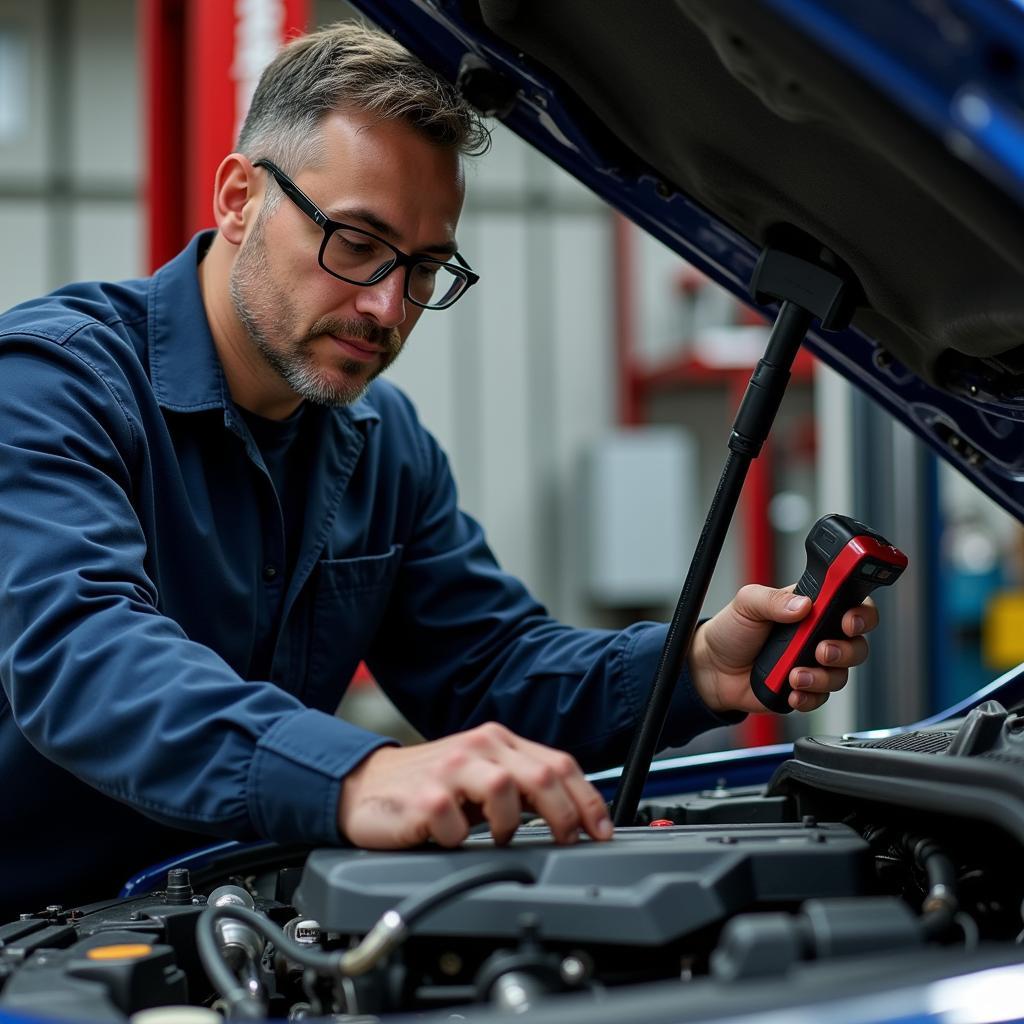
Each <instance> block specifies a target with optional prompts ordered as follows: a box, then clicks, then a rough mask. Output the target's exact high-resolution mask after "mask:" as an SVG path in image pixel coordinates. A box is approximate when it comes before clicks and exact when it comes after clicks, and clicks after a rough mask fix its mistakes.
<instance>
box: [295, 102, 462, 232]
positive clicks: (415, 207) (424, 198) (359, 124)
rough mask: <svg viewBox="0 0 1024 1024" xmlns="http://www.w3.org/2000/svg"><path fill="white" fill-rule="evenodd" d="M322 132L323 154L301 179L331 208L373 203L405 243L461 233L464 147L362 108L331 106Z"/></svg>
mask: <svg viewBox="0 0 1024 1024" xmlns="http://www.w3.org/2000/svg"><path fill="white" fill-rule="evenodd" d="M321 132H322V140H321V144H320V146H319V147H318V156H317V159H316V160H315V162H314V163H312V164H310V165H309V167H308V168H306V169H304V171H303V172H302V177H301V179H300V180H301V182H302V183H303V184H304V185H305V186H306V187H307V188H308V189H309V193H310V195H311V196H312V197H313V198H314V199H315V200H316V201H317V203H319V204H320V205H321V207H322V208H323V210H324V212H325V213H326V214H327V215H328V216H332V217H333V216H335V215H336V214H341V213H343V212H344V211H345V210H355V209H364V210H367V211H372V212H373V213H374V215H375V216H376V217H378V218H379V219H380V220H381V221H384V222H385V223H387V224H390V225H393V226H394V227H395V229H396V231H397V232H398V233H399V234H401V235H402V236H403V237H402V239H401V240H402V241H405V242H406V243H411V242H413V241H417V240H422V236H424V235H428V236H430V237H429V240H430V241H432V242H437V241H442V240H444V239H445V238H446V237H447V238H453V237H454V234H455V227H456V225H457V223H458V219H459V214H460V213H461V211H462V201H463V196H464V192H465V180H464V176H463V169H462V159H461V156H460V155H459V153H458V151H457V150H455V149H452V148H448V147H441V146H438V145H436V144H434V143H433V142H431V141H430V140H429V139H427V138H425V137H424V136H423V135H422V134H421V133H419V132H417V131H416V130H415V129H414V128H412V127H411V126H409V125H407V124H405V123H403V122H400V121H375V120H373V118H372V115H369V114H366V113H362V112H358V111H356V112H350V111H334V112H332V113H330V114H328V115H327V116H326V117H325V118H324V120H323V122H322V126H321Z"/></svg>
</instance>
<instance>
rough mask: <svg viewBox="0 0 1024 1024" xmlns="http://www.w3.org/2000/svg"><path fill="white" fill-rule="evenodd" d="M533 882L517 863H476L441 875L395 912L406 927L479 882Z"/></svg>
mask: <svg viewBox="0 0 1024 1024" xmlns="http://www.w3.org/2000/svg"><path fill="white" fill-rule="evenodd" d="M535 881H536V879H535V878H534V876H533V873H532V872H531V871H528V870H527V869H526V868H524V867H522V866H520V865H518V864H509V865H506V866H505V867H494V866H493V865H490V864H483V865H481V864H476V865H474V866H473V867H470V868H464V869H463V870H462V871H456V872H455V874H454V875H449V876H448V877H447V878H442V879H441V881H439V882H436V883H435V884H434V885H432V886H429V887H428V888H427V889H425V890H424V891H423V892H421V893H417V894H416V895H414V896H407V897H406V898H405V899H404V900H402V902H401V903H399V904H398V906H397V907H395V913H396V914H398V916H399V917H401V918H402V920H403V921H404V922H405V923H406V926H409V925H411V924H412V923H413V922H414V921H417V920H419V918H421V917H423V915H424V914H429V913H430V911H431V910H433V909H434V908H435V907H436V906H438V905H439V904H441V903H446V902H447V901H448V900H450V899H453V898H454V897H456V896H459V895H461V894H462V893H464V892H466V891H467V890H469V889H478V888H479V887H480V886H482V885H491V884H493V883H495V882H522V883H523V885H532V884H533V883H534V882H535Z"/></svg>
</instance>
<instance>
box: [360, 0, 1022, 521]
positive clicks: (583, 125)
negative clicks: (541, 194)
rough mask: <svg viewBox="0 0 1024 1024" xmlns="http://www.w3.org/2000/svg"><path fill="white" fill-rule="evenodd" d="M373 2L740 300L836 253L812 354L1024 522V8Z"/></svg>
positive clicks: (478, 94) (756, 2)
mask: <svg viewBox="0 0 1024 1024" xmlns="http://www.w3.org/2000/svg"><path fill="white" fill-rule="evenodd" d="M352 2H353V3H355V4H356V6H358V7H359V8H361V9H362V10H364V11H365V12H366V13H367V14H368V15H369V16H370V17H371V18H372V19H373V20H374V21H376V22H378V23H379V24H381V25H383V26H384V27H385V28H387V29H389V30H390V31H392V32H393V33H394V34H395V35H396V36H397V37H398V39H399V40H400V41H401V42H403V43H404V44H405V45H406V46H408V47H409V48H410V49H412V50H414V51H415V52H417V53H418V54H419V55H420V56H421V57H422V58H423V59H424V60H425V61H426V62H427V63H428V64H431V65H432V66H434V67H435V68H436V69H437V70H438V71H440V72H441V73H442V74H443V75H445V76H446V77H448V78H449V79H450V80H452V81H457V82H458V84H459V86H460V87H461V88H462V91H463V92H464V94H465V95H466V96H467V97H468V98H469V99H470V100H471V102H474V103H475V104H476V105H477V106H478V107H480V108H481V109H483V110H484V111H485V112H489V113H493V114H495V115H496V116H498V117H500V118H501V119H502V120H504V122H505V123H506V124H507V125H508V126H509V127H510V128H511V129H512V130H514V131H516V132H517V133H518V134H520V135H522V136H523V137H524V138H525V139H527V141H529V142H530V143H532V144H533V145H534V146H536V147H537V148H538V149H540V150H541V151H542V152H544V153H546V154H547V155H548V156H550V157H551V158H552V159H553V160H554V161H555V162H557V163H559V164H561V165H562V166H563V167H564V168H565V169H566V170H568V171H569V172H570V173H571V174H573V175H575V176H576V177H577V178H579V179H580V180H581V181H582V182H583V183H584V184H586V185H588V186H589V187H590V188H592V189H593V190H594V191H595V192H597V193H598V194H599V195H601V196H603V197H604V198H605V199H606V200H608V201H609V202H610V203H611V204H613V205H614V206H616V207H618V208H619V209H620V210H622V211H623V212H624V213H625V214H626V215H627V216H629V217H630V218H632V219H633V220H635V221H636V222H637V223H638V224H639V225H640V226H641V227H643V228H644V229H646V230H648V231H649V232H651V233H652V234H653V235H655V236H656V237H658V238H659V239H661V240H662V241H663V242H665V243H666V244H668V245H669V246H671V247H672V248H674V249H675V250H676V251H677V252H678V253H680V255H682V256H683V257H684V258H686V259H687V260H689V261H690V262H691V263H694V264H695V265H696V266H698V267H699V268H700V269H702V270H704V271H705V272H707V273H708V274H709V275H710V276H711V277H712V278H714V279H715V280H716V281H717V282H718V283H720V284H722V285H724V286H725V287H727V288H729V289H730V290H731V291H732V292H733V293H734V294H736V295H737V296H738V297H740V298H741V299H744V300H745V301H747V302H751V303H752V304H753V300H752V299H751V297H750V294H749V284H750V280H751V273H752V271H753V268H754V263H755V261H756V259H757V256H758V253H759V252H760V251H761V249H762V248H764V247H765V246H767V245H770V246H774V247H776V248H781V249H785V250H788V251H790V252H793V253H794V254H796V255H799V256H801V257H803V258H804V259H811V260H814V259H816V258H818V257H819V255H820V254H821V250H822V248H824V249H826V250H828V257H827V259H828V261H829V262H830V263H831V262H833V261H834V260H839V261H841V262H842V263H844V264H845V265H846V267H847V268H848V269H849V270H850V272H852V274H853V275H854V276H855V278H856V280H857V282H858V284H859V288H860V293H861V296H860V301H859V305H858V308H857V310H856V312H855V314H854V317H853V323H852V326H851V327H849V328H847V329H846V330H842V331H839V332H836V333H832V332H825V331H823V330H821V329H812V332H811V334H810V335H809V336H808V340H807V344H808V346H809V347H810V348H811V349H812V350H813V351H814V353H815V354H816V355H817V356H819V357H820V358H821V359H823V360H824V361H825V362H826V363H828V364H829V365H830V366H832V367H833V368H834V369H836V370H838V371H839V372H840V373H841V374H843V375H844V376H845V377H847V378H848V379H850V380H851V381H853V382H854V383H855V384H857V385H858V386H859V387H860V388H861V389H863V390H864V391H866V392H867V393H869V394H870V395H871V396H872V397H873V398H874V399H875V400H876V401H877V402H878V403H879V404H881V405H882V406H883V408H885V409H886V410H887V411H888V412H889V413H890V414H891V415H893V416H894V417H895V418H896V419H898V420H900V421H902V422H903V423H904V424H905V425H906V426H907V427H909V428H910V429H911V430H912V431H914V432H915V433H916V434H917V435H918V436H919V437H921V438H922V439H923V440H924V441H925V443H927V444H928V445H930V446H931V447H932V448H933V449H934V450H935V451H936V452H937V453H938V454H940V455H941V456H942V457H943V458H945V459H946V460H947V461H949V462H951V463H952V464H953V465H954V466H955V467H956V468H957V469H958V470H959V471H960V472H961V473H963V474H964V475H965V476H966V477H968V478H969V479H970V480H972V481H973V482H974V483H975V484H976V485H977V486H978V487H979V488H980V489H981V490H983V491H984V492H985V493H987V494H988V495H989V496H990V497H992V498H993V499H994V500H996V501H997V502H999V503H1000V504H1001V505H1002V506H1003V507H1004V508H1006V509H1007V510H1008V511H1010V512H1011V513H1012V514H1014V515H1015V516H1016V517H1017V518H1018V519H1021V520H1022V521H1024V445H1022V444H1021V443H1020V431H1021V429H1022V424H1024V5H1021V4H1018V3H1016V2H1015V0H906V2H905V3H893V2H892V0H859V2H858V3H857V4H855V5H854V4H850V3H849V2H847V0H644V2H637V0H557V2H548V3H544V2H540V0H352ZM481 68H482V69H483V73H477V72H478V71H479V69H481ZM763 311H764V312H765V313H766V314H767V315H769V316H770V315H772V310H771V309H764V310H763Z"/></svg>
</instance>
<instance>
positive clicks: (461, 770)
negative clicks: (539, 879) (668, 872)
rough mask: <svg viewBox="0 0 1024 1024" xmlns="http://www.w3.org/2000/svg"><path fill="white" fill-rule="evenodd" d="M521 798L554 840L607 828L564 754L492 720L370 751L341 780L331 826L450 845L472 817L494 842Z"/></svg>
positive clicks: (359, 841) (366, 836) (515, 821)
mask: <svg viewBox="0 0 1024 1024" xmlns="http://www.w3.org/2000/svg"><path fill="white" fill-rule="evenodd" d="M524 807H530V808H532V809H534V810H535V811H536V812H537V813H538V814H539V815H540V816H541V817H543V818H544V820H545V821H546V822H547V823H548V824H549V825H550V827H551V834H552V837H553V838H554V839H555V841H556V842H559V843H572V842H575V841H576V840H577V839H578V838H579V832H580V829H583V830H584V831H586V832H587V833H588V834H589V835H590V836H592V837H593V838H594V839H610V838H611V836H612V833H613V829H612V824H611V821H610V820H609V819H608V815H607V810H606V808H605V804H604V801H603V799H602V798H601V795H600V793H598V791H597V790H596V789H594V787H593V786H592V785H591V784H590V783H589V782H587V780H586V778H585V777H584V775H583V772H582V771H581V770H580V767H579V765H578V764H577V763H576V761H575V760H574V759H573V758H572V757H571V756H569V755H568V754H565V753H562V752H561V751H557V750H553V749H551V748H549V747H545V746H543V745H541V744H539V743H532V742H530V741H529V740H524V739H522V738H521V737H519V736H516V735H515V734H514V733H512V732H510V731H509V730H508V729H505V728H503V727H502V726H499V725H496V724H494V723H488V724H487V725H483V726H479V727H478V728H476V729H472V730H469V731H468V732H464V733H457V734H456V735H454V736H449V737H446V738H445V739H443V740H436V741H435V742H433V743H424V744H420V745H419V746H416V747H410V748H407V749H395V748H387V747H385V748H381V749H379V750H377V751H374V752H373V753H372V754H371V755H370V756H369V757H367V758H366V760H365V761H364V762H362V764H361V765H359V766H358V767H357V768H356V769H355V770H353V771H352V772H351V773H350V774H349V775H348V777H347V778H346V780H345V782H344V784H343V787H342V794H341V799H340V801H339V808H338V825H339V829H340V830H341V832H342V834H343V835H345V836H346V837H347V838H348V839H349V840H350V841H352V842H353V843H355V844H356V845H358V846H368V847H372V848H375V849H398V848H401V847H404V846H412V845H416V844H417V843H422V842H425V841H426V840H428V839H433V840H434V841H435V842H437V843H439V844H441V845H442V846H449V847H450V846H457V845H458V844H459V843H461V842H462V841H463V840H464V839H465V838H466V836H467V835H468V834H469V827H470V820H479V818H480V816H482V817H483V818H484V819H486V821H487V822H488V824H489V825H490V828H491V832H492V835H493V836H494V840H495V842H496V843H499V844H502V843H507V842H508V841H509V840H510V839H511V838H512V836H513V834H514V833H515V831H516V829H517V828H518V826H519V820H520V815H521V813H522V810H523V808H524Z"/></svg>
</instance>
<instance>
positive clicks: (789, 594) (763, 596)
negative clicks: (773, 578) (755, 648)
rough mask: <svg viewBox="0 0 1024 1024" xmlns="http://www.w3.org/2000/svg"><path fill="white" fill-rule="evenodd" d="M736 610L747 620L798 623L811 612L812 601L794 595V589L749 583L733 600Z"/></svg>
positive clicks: (741, 588)
mask: <svg viewBox="0 0 1024 1024" xmlns="http://www.w3.org/2000/svg"><path fill="white" fill-rule="evenodd" d="M732 604H733V607H734V608H735V610H736V611H737V612H738V613H739V615H741V616H742V617H743V618H745V619H749V620H751V621H752V622H756V623H758V624H760V623H763V622H797V621H799V620H800V619H802V618H803V617H804V616H805V615H806V614H807V613H808V612H809V611H810V610H811V599H810V598H809V597H803V596H802V595H800V594H794V593H793V587H792V586H789V587H783V588H782V589H781V590H776V589H775V588H774V587H762V586H761V585H760V584H757V583H748V584H747V585H746V586H745V587H740V589H739V590H738V591H737V592H736V596H735V597H734V598H733V599H732Z"/></svg>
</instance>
